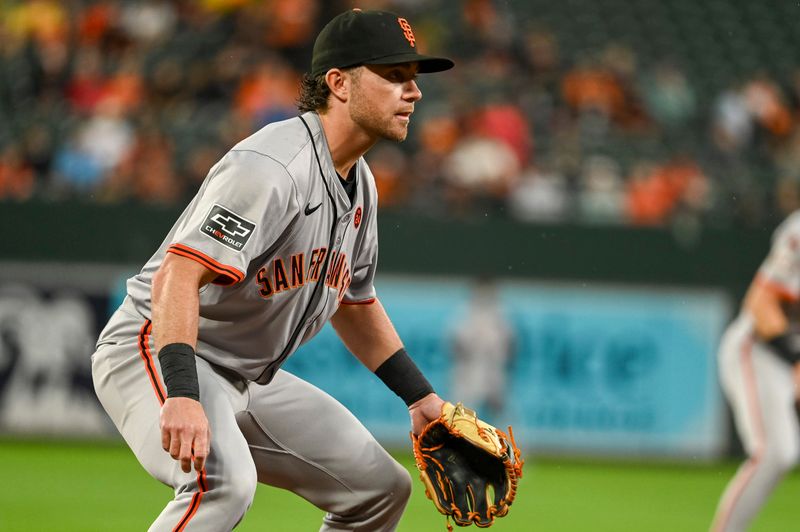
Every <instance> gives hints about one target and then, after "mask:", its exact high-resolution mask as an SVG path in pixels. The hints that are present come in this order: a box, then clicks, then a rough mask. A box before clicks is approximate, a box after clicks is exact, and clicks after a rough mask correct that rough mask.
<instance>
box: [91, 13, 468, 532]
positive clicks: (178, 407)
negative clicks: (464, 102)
mask: <svg viewBox="0 0 800 532" xmlns="http://www.w3.org/2000/svg"><path fill="white" fill-rule="evenodd" d="M452 66H453V62H452V61H450V60H449V59H445V58H437V57H429V56H423V55H420V54H419V53H418V52H417V48H416V41H415V38H414V33H413V31H412V29H411V26H410V24H409V23H408V21H407V20H405V19H404V18H401V17H398V16H397V15H395V14H392V13H388V12H381V11H360V10H352V11H348V12H346V13H343V14H341V15H339V16H337V17H336V18H334V19H333V20H332V21H331V22H329V23H328V25H327V26H325V28H324V29H323V30H322V32H320V34H319V36H318V38H317V40H316V43H315V45H314V53H313V58H312V63H311V72H310V75H308V76H306V78H305V79H304V83H303V88H302V94H301V97H300V100H299V107H300V110H301V111H303V114H302V115H301V116H299V117H295V118H291V119H289V120H284V121H282V122H277V123H273V124H270V125H268V126H266V127H264V128H263V129H261V130H260V131H258V132H256V133H255V134H253V135H251V136H250V137H248V138H246V139H245V140H243V141H242V142H240V143H239V144H237V145H236V146H234V147H233V148H232V149H231V150H230V151H229V152H228V153H227V154H226V155H225V156H224V157H223V158H222V160H221V161H220V162H219V163H217V164H216V165H214V167H213V168H212V169H211V171H210V172H209V174H208V177H207V178H206V180H205V181H204V182H203V185H202V186H201V188H200V191H199V192H198V193H197V195H196V196H195V198H194V199H193V200H192V202H191V203H190V205H189V206H188V207H187V208H186V210H185V211H184V212H183V214H182V215H181V217H180V218H179V219H178V221H177V222H176V223H175V225H174V226H173V228H172V230H171V231H170V232H169V234H168V235H167V237H166V239H165V240H164V242H163V243H162V245H161V247H160V248H159V249H158V251H157V252H156V253H155V255H153V257H152V258H151V259H150V260H149V261H148V262H147V264H146V265H145V266H144V268H143V269H142V271H141V272H140V273H139V274H137V275H136V276H134V277H132V278H131V279H129V280H128V285H127V296H126V298H125V300H124V302H123V303H122V305H121V306H120V308H119V310H117V312H116V313H115V314H114V315H113V316H112V318H111V320H110V321H109V323H108V325H107V326H106V327H105V329H104V330H103V332H102V333H101V336H100V339H99V340H98V348H97V351H96V353H95V354H94V355H93V357H92V375H93V379H94V385H95V390H96V391H97V395H98V397H99V399H100V402H101V403H102V404H103V407H104V408H105V409H106V411H107V412H108V414H109V416H110V417H111V419H112V420H113V421H114V423H115V425H116V426H117V428H118V429H119V431H120V433H121V434H122V435H123V437H124V438H125V441H126V442H127V443H128V445H129V446H130V447H131V449H132V450H133V452H134V453H135V454H136V457H137V458H138V459H139V461H140V462H141V463H142V465H143V466H144V467H145V469H146V470H147V471H148V472H149V473H150V474H151V475H152V476H153V477H155V478H157V479H158V480H160V481H162V482H164V483H165V484H167V485H169V486H172V487H173V488H174V489H175V496H174V498H173V499H172V500H171V501H170V502H169V503H168V504H167V506H166V508H164V510H163V511H162V513H161V514H160V515H159V516H158V518H157V519H156V521H155V522H154V523H153V525H152V527H151V528H150V530H154V531H162V530H173V531H180V530H192V531H208V532H220V531H225V530H231V529H232V528H233V527H234V526H236V525H237V524H238V523H239V521H240V520H241V519H242V518H243V516H244V514H245V512H246V511H247V509H248V508H249V506H250V504H251V502H252V500H253V496H254V495H255V490H256V482H257V481H259V482H263V483H267V484H270V485H273V486H277V487H280V488H284V489H288V490H291V491H293V492H295V493H297V494H298V495H300V496H302V497H303V498H305V499H307V500H308V501H310V502H311V503H313V504H314V505H316V506H317V507H318V508H321V509H323V510H324V511H325V512H327V513H326V516H325V518H324V521H323V524H322V530H363V531H384V530H385V531H389V530H394V529H395V527H396V526H397V523H398V522H399V520H400V517H401V515H402V513H403V509H404V508H405V505H406V503H407V501H408V497H409V495H410V492H411V480H410V478H409V475H408V472H407V471H406V470H405V469H404V468H403V467H402V466H401V465H400V464H398V463H397V462H396V461H395V460H394V459H393V458H392V457H391V456H390V455H389V454H388V453H387V452H386V451H385V450H384V449H383V448H382V447H381V446H380V444H379V443H378V442H377V441H376V440H375V439H374V437H373V436H372V435H371V434H370V433H369V432H368V431H367V430H366V428H365V427H364V426H363V425H362V424H361V423H360V422H359V421H358V420H357V419H356V418H355V417H354V416H353V415H352V413H350V412H349V411H348V410H347V409H346V408H344V406H342V405H341V404H339V403H338V402H337V401H336V400H334V399H333V398H332V397H330V396H329V395H327V394H326V393H325V392H323V391H322V390H319V389H317V388H315V387H314V386H312V385H311V384H309V383H307V382H305V381H303V380H301V379H299V378H297V377H295V376H293V375H291V374H289V373H287V372H285V371H283V370H281V369H280V367H281V365H282V363H283V362H284V361H285V360H286V358H288V357H289V356H290V355H291V354H292V353H293V352H294V351H295V350H296V349H297V348H298V347H299V346H300V345H301V344H302V343H304V342H306V341H308V340H310V339H311V338H312V337H313V336H314V335H315V334H316V333H317V332H319V330H320V329H321V328H322V327H323V326H324V325H325V323H327V322H328V321H330V322H331V323H332V325H333V327H334V329H335V330H336V332H337V333H338V335H339V337H340V338H341V339H342V341H343V342H344V344H345V345H346V346H347V347H348V348H349V349H350V351H351V352H352V353H353V354H354V355H355V356H356V357H357V358H358V359H359V360H360V361H361V362H362V363H363V364H364V365H365V366H366V367H367V368H368V369H370V370H371V371H374V372H375V374H376V375H377V376H378V377H379V378H380V379H381V380H383V382H384V383H385V384H386V385H387V386H388V387H389V388H390V389H391V390H392V391H394V392H395V393H397V395H399V396H400V397H401V398H402V399H403V400H404V402H405V403H406V405H408V408H409V415H410V418H411V425H412V426H411V430H412V432H413V433H415V434H418V433H420V432H421V430H422V428H423V427H424V426H425V425H426V424H427V423H428V422H430V421H431V420H433V419H437V418H438V417H439V416H440V414H441V411H442V410H441V408H442V405H443V401H442V400H441V399H440V398H439V397H438V396H437V395H436V394H435V393H434V392H433V388H432V387H431V385H430V384H429V383H428V381H427V380H426V379H425V377H424V376H423V375H422V374H421V373H420V371H419V370H418V369H417V366H416V365H415V364H414V362H413V361H412V359H411V358H410V356H409V355H408V354H407V353H406V351H405V349H404V348H403V344H402V342H401V341H400V338H399V337H398V335H397V333H396V332H395V330H394V327H393V325H392V323H391V321H390V320H389V318H388V316H387V315H386V312H385V311H384V309H383V307H382V306H381V304H380V301H379V300H378V299H377V296H376V293H375V287H374V284H373V280H374V276H375V269H376V262H377V253H378V234H377V222H376V216H377V214H376V210H377V192H376V187H375V182H374V179H373V176H372V174H371V172H370V170H369V168H368V167H367V164H366V162H365V161H364V158H363V155H364V153H366V152H367V150H369V148H371V147H372V146H373V145H374V144H375V143H376V142H377V141H378V140H380V139H390V140H395V141H401V140H404V139H405V137H406V135H407V133H408V124H409V122H410V119H411V115H412V113H413V111H414V105H415V103H416V102H417V101H418V100H419V99H420V98H421V97H422V93H421V92H420V90H419V88H418V87H417V84H416V81H415V80H416V77H417V74H418V73H425V72H438V71H441V70H447V69H449V68H451V67H452ZM155 353H158V362H156V360H155V357H154V354H155ZM192 469H194V471H192Z"/></svg>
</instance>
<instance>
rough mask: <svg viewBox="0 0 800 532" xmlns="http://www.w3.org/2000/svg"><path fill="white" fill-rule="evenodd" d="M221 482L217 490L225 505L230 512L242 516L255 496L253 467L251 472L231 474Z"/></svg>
mask: <svg viewBox="0 0 800 532" xmlns="http://www.w3.org/2000/svg"><path fill="white" fill-rule="evenodd" d="M221 480H222V482H220V485H219V486H218V489H219V490H220V495H221V496H222V498H224V500H225V505H226V506H227V507H228V508H229V509H230V511H231V512H237V513H239V514H240V515H244V513H245V512H246V511H247V509H248V508H250V505H251V504H252V503H253V498H254V497H255V494H256V485H257V483H258V480H257V477H256V470H255V467H254V468H253V469H252V470H249V469H248V470H240V471H237V472H236V473H235V474H234V473H233V472H232V473H231V474H230V475H226V476H225V478H224V479H221Z"/></svg>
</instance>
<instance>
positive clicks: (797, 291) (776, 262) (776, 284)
mask: <svg viewBox="0 0 800 532" xmlns="http://www.w3.org/2000/svg"><path fill="white" fill-rule="evenodd" d="M794 221H795V223H792V224H790V225H788V226H782V227H780V228H778V230H777V231H776V233H775V237H774V238H773V243H772V248H771V249H770V251H769V254H768V255H767V257H766V259H764V262H763V263H762V264H761V267H760V268H759V269H758V274H757V279H758V282H760V283H762V284H765V285H767V286H769V288H770V289H772V290H773V291H774V292H776V293H777V294H779V295H780V296H781V297H782V298H783V299H786V300H792V301H794V300H797V299H800V219H799V220H794Z"/></svg>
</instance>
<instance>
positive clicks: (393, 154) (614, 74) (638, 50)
mask: <svg viewBox="0 0 800 532" xmlns="http://www.w3.org/2000/svg"><path fill="white" fill-rule="evenodd" d="M355 5H358V6H359V7H362V8H379V9H388V10H393V11H397V12H400V13H402V14H403V15H404V16H406V17H407V18H408V19H409V20H410V21H411V22H412V24H413V26H414V31H415V34H416V37H417V42H418V43H419V47H420V48H421V49H422V51H423V52H425V51H429V52H434V53H440V54H442V55H448V56H450V57H452V58H454V59H455V60H456V63H457V68H456V69H455V70H453V71H451V72H450V73H448V74H446V75H441V76H431V77H425V76H421V77H420V80H419V84H420V86H421V89H422V91H423V94H424V98H423V102H422V103H421V104H420V105H419V106H418V108H417V109H418V110H417V112H416V113H415V115H414V117H413V118H412V128H411V133H410V135H409V139H408V140H407V141H406V142H405V143H403V144H400V145H394V144H390V143H381V144H379V145H378V146H376V147H375V148H374V149H373V150H372V151H371V152H370V153H369V154H368V157H367V158H368V160H369V161H370V164H371V165H372V168H373V171H374V173H375V174H376V178H377V180H378V186H379V189H380V197H381V205H382V208H391V209H402V210H405V211H407V212H419V213H427V214H430V215H433V216H452V217H459V216H468V215H469V216H474V215H475V214H476V213H479V214H480V215H484V214H487V215H492V216H495V215H499V216H510V217H514V218H516V219H519V220H523V221H531V222H541V223H588V224H626V225H632V226H642V225H668V224H677V223H686V222H690V223H693V224H695V225H697V224H716V225H723V226H729V225H738V224H743V225H758V224H762V223H766V222H773V221H775V220H777V219H779V218H781V217H782V216H784V215H785V214H786V213H787V212H789V211H791V210H793V209H795V208H798V207H800V63H798V61H797V57H800V55H798V53H797V52H798V51H800V34H798V32H796V31H795V26H796V22H795V21H796V20H797V16H798V14H800V7H798V5H796V3H791V2H780V1H779V0H767V1H764V2H750V3H744V2H738V1H736V0H708V1H706V2H694V0H641V1H637V2H626V1H625V0H570V1H564V2H545V1H544V0H531V1H526V2H508V1H493V0H464V1H459V2H447V1H446V0H435V1H422V0H396V1H369V0H365V1H363V2H344V1H330V2H322V1H320V0H264V1H256V0H252V1H248V0H202V1H201V0H142V1H124V0H66V1H60V2H59V1H54V0H27V1H6V2H3V3H2V4H0V199H2V200H7V201H26V200H29V199H31V198H37V199H43V200H47V201H49V200H53V201H57V200H63V199H77V200H80V201H92V202H104V203H114V202H123V201H135V202H145V203H151V204H160V205H175V206H179V205H182V204H183V203H184V202H185V201H186V200H187V199H188V198H189V197H191V196H192V195H193V194H194V192H195V190H196V189H197V187H198V185H199V183H200V182H201V181H202V179H203V178H204V177H205V175H206V173H207V171H208V169H209V168H210V167H211V166H212V165H213V164H214V163H215V162H216V160H217V159H218V158H219V157H220V156H221V155H222V154H223V153H225V151H226V150H227V149H228V148H229V147H230V146H232V145H233V144H234V143H236V142H237V141H238V140H240V139H242V138H244V137H245V136H247V135H249V134H250V133H251V132H253V131H255V130H256V129H257V128H259V127H261V126H263V125H264V124H267V123H269V122H272V121H276V120H280V119H283V118H287V117H290V116H295V115H296V114H297V111H296V108H295V98H296V95H297V86H298V80H299V76H300V75H301V74H302V73H303V72H304V71H305V70H306V67H307V66H308V64H309V61H310V55H311V46H312V44H313V38H314V36H315V35H316V34H317V32H318V30H319V29H320V27H321V26H322V25H323V24H324V23H325V22H326V21H327V20H329V19H330V18H331V17H332V16H333V15H334V14H336V13H338V12H340V11H342V10H344V9H347V8H350V7H354V6H355Z"/></svg>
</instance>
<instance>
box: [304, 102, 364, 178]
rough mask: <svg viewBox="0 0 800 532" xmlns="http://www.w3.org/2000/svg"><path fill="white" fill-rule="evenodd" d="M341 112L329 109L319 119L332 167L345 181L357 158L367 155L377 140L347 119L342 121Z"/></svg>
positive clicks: (340, 110)
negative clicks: (326, 141)
mask: <svg viewBox="0 0 800 532" xmlns="http://www.w3.org/2000/svg"><path fill="white" fill-rule="evenodd" d="M342 111H343V110H342V109H338V110H335V109H330V110H329V111H328V112H327V113H325V114H320V115H319V118H320V121H321V122H322V130H323V131H324V132H325V138H326V139H327V140H328V149H329V150H330V152H331V159H332V160H333V166H334V168H336V172H337V173H338V174H339V175H340V176H342V177H344V178H345V179H346V178H347V176H348V175H350V170H351V169H352V168H353V165H354V164H356V161H358V158H359V157H361V156H362V155H364V154H365V153H367V150H369V149H370V148H371V147H372V146H373V145H374V144H375V143H376V142H377V141H378V139H377V138H374V137H372V136H370V135H368V134H367V133H366V132H365V131H364V130H363V129H362V128H360V127H359V126H358V125H357V124H356V123H355V122H353V121H352V120H350V118H349V117H347V118H346V119H343V117H341V116H340V113H341V112H342Z"/></svg>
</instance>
